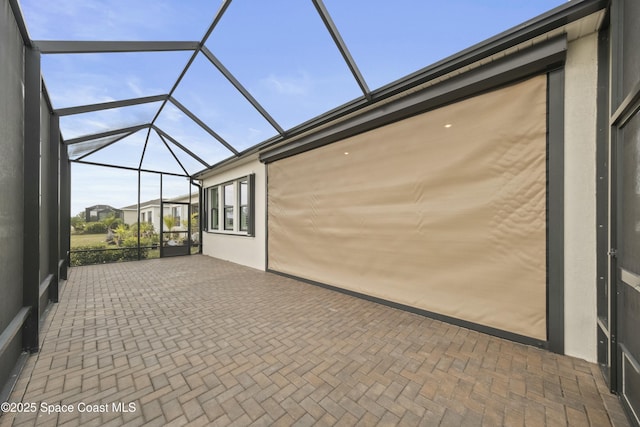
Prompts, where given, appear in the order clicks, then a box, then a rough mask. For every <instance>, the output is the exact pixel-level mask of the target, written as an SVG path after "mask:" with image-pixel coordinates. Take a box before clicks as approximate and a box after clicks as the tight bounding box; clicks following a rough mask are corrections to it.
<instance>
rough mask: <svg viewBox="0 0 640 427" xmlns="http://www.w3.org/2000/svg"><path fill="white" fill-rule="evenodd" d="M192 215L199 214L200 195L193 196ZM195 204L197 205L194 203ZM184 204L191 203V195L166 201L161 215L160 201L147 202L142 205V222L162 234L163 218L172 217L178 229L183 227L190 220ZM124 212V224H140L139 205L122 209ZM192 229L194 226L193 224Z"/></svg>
mask: <svg viewBox="0 0 640 427" xmlns="http://www.w3.org/2000/svg"><path fill="white" fill-rule="evenodd" d="M191 200H192V203H191V213H196V214H197V213H198V209H199V207H198V206H199V205H198V194H192V195H191ZM193 202H195V203H193ZM182 203H189V195H188V194H187V195H184V196H179V197H175V198H172V199H167V200H165V201H164V212H163V214H162V215H160V209H161V207H160V205H161V203H160V199H153V200H147V201H145V202H141V203H140V222H147V223H151V224H153V229H154V230H155V231H156V232H160V221H162V218H163V217H166V216H172V217H173V218H175V221H176V223H177V224H179V225H178V227H181V228H182V227H183V226H182V221H186V220H187V218H188V216H189V215H188V211H187V208H188V206H187V205H183V204H182ZM122 212H124V223H125V224H129V225H131V224H135V223H136V222H138V205H137V204H134V205H130V206H125V207H123V208H122ZM192 228H194V227H193V224H192Z"/></svg>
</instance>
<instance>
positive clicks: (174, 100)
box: [169, 97, 240, 156]
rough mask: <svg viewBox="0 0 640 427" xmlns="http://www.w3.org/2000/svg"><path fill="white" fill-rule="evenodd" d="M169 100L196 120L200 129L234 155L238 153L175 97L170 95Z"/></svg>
mask: <svg viewBox="0 0 640 427" xmlns="http://www.w3.org/2000/svg"><path fill="white" fill-rule="evenodd" d="M169 101H171V103H172V104H173V105H175V106H176V107H178V109H179V110H180V111H182V112H183V113H184V114H186V115H187V116H188V117H189V118H190V119H191V120H193V121H194V122H196V123H197V124H198V126H200V127H201V128H202V129H204V130H205V131H206V132H207V133H208V134H209V135H211V136H212V137H214V138H215V139H217V140H218V142H219V143H220V144H222V145H224V146H225V147H226V148H227V149H228V150H229V151H231V152H232V153H233V154H235V155H236V156H237V155H239V154H240V153H239V152H238V150H236V149H235V148H233V146H231V144H229V143H228V142H227V141H225V140H224V138H222V137H221V136H220V135H218V134H217V133H216V132H215V131H214V130H213V129H211V128H210V127H209V126H207V124H206V123H205V122H203V121H202V120H200V119H199V118H198V116H196V115H195V114H193V113H192V112H191V111H189V109H188V108H187V107H185V106H184V105H182V104H181V103H180V102H178V101H177V100H176V99H175V98H173V97H171V98H169Z"/></svg>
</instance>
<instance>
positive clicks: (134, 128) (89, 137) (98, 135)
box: [64, 123, 151, 145]
mask: <svg viewBox="0 0 640 427" xmlns="http://www.w3.org/2000/svg"><path fill="white" fill-rule="evenodd" d="M150 126H151V125H150V124H149V123H146V124H143V125H136V126H130V127H127V128H121V129H113V130H110V131H106V132H101V133H93V134H90V135H84V136H79V137H77V138H72V139H68V140H66V141H65V142H64V144H65V145H73V144H78V143H80V142H85V141H91V140H92V139H98V138H104V137H107V136H114V135H118V134H121V133H127V132H136V131H139V130H140V129H146V128H148V127H150Z"/></svg>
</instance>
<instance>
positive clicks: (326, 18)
mask: <svg viewBox="0 0 640 427" xmlns="http://www.w3.org/2000/svg"><path fill="white" fill-rule="evenodd" d="M311 1H312V2H313V5H314V6H315V7H316V10H317V11H318V14H320V18H322V22H324V25H325V27H327V31H329V34H331V38H333V41H334V42H335V44H336V46H337V47H338V50H339V51H340V53H341V54H342V57H343V58H344V60H345V62H346V63H347V66H348V67H349V70H351V74H353V77H354V78H355V79H356V82H358V86H360V90H362V93H363V94H364V96H365V97H366V98H367V99H369V100H370V99H371V91H370V90H369V87H368V86H367V82H366V81H365V80H364V77H363V76H362V74H361V73H360V70H359V69H358V66H357V65H356V61H354V59H353V57H352V56H351V53H349V49H348V48H347V44H346V43H345V42H344V40H343V39H342V36H340V32H339V31H338V27H336V25H335V24H334V23H333V19H331V15H329V11H328V10H327V8H326V7H325V5H324V3H323V2H322V0H311Z"/></svg>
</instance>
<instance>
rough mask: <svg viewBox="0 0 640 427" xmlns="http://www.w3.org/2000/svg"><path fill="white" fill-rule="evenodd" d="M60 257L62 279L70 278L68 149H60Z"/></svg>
mask: <svg viewBox="0 0 640 427" xmlns="http://www.w3.org/2000/svg"><path fill="white" fill-rule="evenodd" d="M59 238H60V241H59V245H60V257H61V259H63V260H64V262H63V263H62V266H61V268H60V279H61V280H66V279H67V278H68V276H69V274H68V272H69V267H70V266H71V265H70V262H69V251H70V250H71V162H69V152H68V147H67V146H66V145H63V146H62V147H60V230H59Z"/></svg>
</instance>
